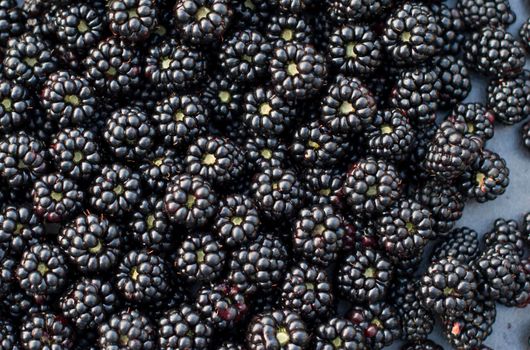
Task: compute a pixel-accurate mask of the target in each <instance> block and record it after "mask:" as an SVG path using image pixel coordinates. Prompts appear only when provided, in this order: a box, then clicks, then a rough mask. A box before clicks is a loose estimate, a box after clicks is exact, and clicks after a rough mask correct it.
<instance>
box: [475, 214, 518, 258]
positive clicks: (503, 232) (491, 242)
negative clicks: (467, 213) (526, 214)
mask: <svg viewBox="0 0 530 350" xmlns="http://www.w3.org/2000/svg"><path fill="white" fill-rule="evenodd" d="M483 239H484V243H485V245H486V248H491V247H495V246H496V245H498V244H503V245H504V244H512V245H513V247H512V248H513V249H515V251H516V253H517V254H518V255H519V256H520V257H521V258H522V257H523V256H524V247H525V237H524V234H523V232H522V231H521V230H519V224H518V223H517V221H515V220H505V219H502V218H499V219H497V220H495V222H494V223H493V227H492V229H491V231H489V232H487V233H485V234H484V236H483Z"/></svg>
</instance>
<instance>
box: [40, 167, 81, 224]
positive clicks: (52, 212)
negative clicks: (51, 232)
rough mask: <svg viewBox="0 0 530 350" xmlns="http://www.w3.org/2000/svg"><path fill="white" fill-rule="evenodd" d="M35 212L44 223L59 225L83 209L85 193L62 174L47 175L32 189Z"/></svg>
mask: <svg viewBox="0 0 530 350" xmlns="http://www.w3.org/2000/svg"><path fill="white" fill-rule="evenodd" d="M31 194H32V197H33V210H34V211H35V214H37V216H39V217H41V218H42V219H43V220H44V221H47V222H52V223H58V222H62V221H65V220H67V219H69V218H71V217H72V216H74V215H75V214H76V213H77V212H78V211H79V210H81V209H82V207H83V200H84V198H85V194H84V192H83V191H82V190H81V189H80V188H79V186H78V185H77V183H75V182H74V181H73V180H71V179H69V178H66V177H64V176H63V175H61V174H50V175H45V176H43V177H41V178H40V179H38V180H37V181H35V184H34V185H33V189H32V192H31Z"/></svg>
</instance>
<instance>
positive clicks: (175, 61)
mask: <svg viewBox="0 0 530 350" xmlns="http://www.w3.org/2000/svg"><path fill="white" fill-rule="evenodd" d="M144 60H145V77H146V78H147V80H148V81H149V82H150V83H151V84H153V86H155V87H156V88H157V89H159V90H162V91H167V92H175V91H184V90H186V89H188V88H190V87H193V86H194V85H196V84H197V83H199V82H200V81H201V80H202V79H204V78H205V75H206V67H207V62H206V59H205V58H204V57H203V54H202V52H201V51H199V50H197V49H195V48H193V47H190V46H188V45H185V44H180V43H179V42H178V41H176V40H174V39H168V40H165V41H163V42H161V43H160V44H157V45H154V46H151V47H150V48H149V49H148V50H147V54H146V56H145V58H144Z"/></svg>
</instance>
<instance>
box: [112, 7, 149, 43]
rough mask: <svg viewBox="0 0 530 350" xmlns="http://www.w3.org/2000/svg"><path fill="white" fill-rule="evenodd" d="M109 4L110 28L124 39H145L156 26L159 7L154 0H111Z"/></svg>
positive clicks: (136, 40) (135, 41)
mask: <svg viewBox="0 0 530 350" xmlns="http://www.w3.org/2000/svg"><path fill="white" fill-rule="evenodd" d="M107 6H108V10H107V11H108V17H109V19H108V20H109V26H110V30H111V31H112V33H114V35H116V36H118V37H120V38H122V39H124V40H127V41H129V42H132V43H137V42H141V41H145V40H146V39H147V38H148V37H149V35H150V34H151V31H152V30H153V29H154V28H155V26H156V21H157V14H158V13H157V11H158V7H157V4H156V2H153V1H152V0H111V1H110V2H109V3H108V5H107Z"/></svg>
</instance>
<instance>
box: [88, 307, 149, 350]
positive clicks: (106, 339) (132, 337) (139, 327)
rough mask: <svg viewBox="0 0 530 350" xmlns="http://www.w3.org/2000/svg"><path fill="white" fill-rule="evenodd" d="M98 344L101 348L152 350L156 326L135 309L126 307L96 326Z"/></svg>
mask: <svg viewBox="0 0 530 350" xmlns="http://www.w3.org/2000/svg"><path fill="white" fill-rule="evenodd" d="M98 333H99V338H98V345H99V347H100V348H102V349H116V350H125V349H141V350H154V349H156V348H157V346H156V328H155V326H154V325H153V324H152V323H151V321H150V320H149V319H148V318H147V317H146V316H144V314H142V313H141V312H140V311H138V310H137V309H128V310H123V311H121V312H118V313H115V314H113V315H112V316H111V317H110V319H109V320H108V321H107V322H105V323H103V324H101V325H100V326H99V328H98Z"/></svg>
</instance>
